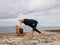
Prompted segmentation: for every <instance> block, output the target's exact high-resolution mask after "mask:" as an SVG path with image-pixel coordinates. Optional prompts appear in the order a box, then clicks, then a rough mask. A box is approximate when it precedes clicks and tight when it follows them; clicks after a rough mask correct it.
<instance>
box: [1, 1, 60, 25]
mask: <svg viewBox="0 0 60 45" xmlns="http://www.w3.org/2000/svg"><path fill="white" fill-rule="evenodd" d="M59 15H60V0H0V26H13V25H15V23H16V19H20V18H32V19H36V20H38V21H39V23H40V24H41V26H42V25H43V26H60V25H59V23H60V21H59V19H60V18H59V17H60V16H59ZM7 18H8V19H7Z"/></svg>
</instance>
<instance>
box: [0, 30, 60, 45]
mask: <svg viewBox="0 0 60 45" xmlns="http://www.w3.org/2000/svg"><path fill="white" fill-rule="evenodd" d="M44 32H45V35H41V34H38V33H37V32H35V34H34V36H33V38H32V36H31V33H30V32H27V34H26V35H25V36H17V35H16V33H15V32H12V33H11V32H10V33H0V45H60V33H59V32H55V31H44Z"/></svg>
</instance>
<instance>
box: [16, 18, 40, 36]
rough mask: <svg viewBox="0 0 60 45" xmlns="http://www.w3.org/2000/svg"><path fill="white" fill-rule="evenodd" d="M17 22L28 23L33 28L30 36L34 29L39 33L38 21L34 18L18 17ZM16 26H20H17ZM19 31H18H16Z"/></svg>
mask: <svg viewBox="0 0 60 45" xmlns="http://www.w3.org/2000/svg"><path fill="white" fill-rule="evenodd" d="M18 22H19V23H24V24H25V25H28V26H30V27H32V28H33V30H32V36H33V34H34V31H36V32H38V33H39V34H40V33H41V32H40V31H39V30H38V29H37V28H36V26H37V24H38V21H36V20H34V19H19V20H18ZM17 27H18V28H20V27H19V26H17ZM17 32H18V33H19V31H17Z"/></svg>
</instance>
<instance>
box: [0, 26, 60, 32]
mask: <svg viewBox="0 0 60 45" xmlns="http://www.w3.org/2000/svg"><path fill="white" fill-rule="evenodd" d="M22 28H23V30H24V31H26V32H28V31H31V30H32V28H31V27H29V26H23V27H22ZM37 29H38V30H40V31H42V30H56V29H60V27H40V26H37ZM15 31H16V28H15V26H10V27H0V33H9V32H15Z"/></svg>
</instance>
